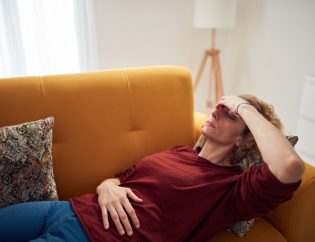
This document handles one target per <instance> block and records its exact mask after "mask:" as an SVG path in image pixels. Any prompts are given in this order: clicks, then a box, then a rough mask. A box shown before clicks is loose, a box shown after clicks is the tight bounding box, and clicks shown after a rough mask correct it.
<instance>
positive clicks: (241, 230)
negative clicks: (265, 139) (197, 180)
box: [194, 135, 299, 237]
mask: <svg viewBox="0 0 315 242" xmlns="http://www.w3.org/2000/svg"><path fill="white" fill-rule="evenodd" d="M286 137H287V139H288V140H289V141H290V143H291V145H292V146H293V147H294V146H295V144H296V143H297V142H298V140H299V139H298V137H297V136H286ZM205 142H206V137H205V136H203V135H200V136H199V138H198V140H197V142H196V143H195V145H194V149H195V150H197V152H198V153H199V152H200V151H201V149H202V147H203V145H204V144H205ZM262 162H263V160H248V159H243V160H242V162H240V163H238V164H237V165H238V166H240V167H241V168H242V170H245V169H247V168H249V167H251V166H252V165H253V164H256V163H262ZM255 221H256V219H255V218H253V219H250V220H247V221H239V222H236V223H235V224H231V225H230V226H229V228H228V230H229V231H232V232H233V233H235V234H236V235H238V236H239V237H243V236H244V235H245V234H246V233H247V232H248V231H249V230H250V228H251V227H252V226H253V225H254V223H255Z"/></svg>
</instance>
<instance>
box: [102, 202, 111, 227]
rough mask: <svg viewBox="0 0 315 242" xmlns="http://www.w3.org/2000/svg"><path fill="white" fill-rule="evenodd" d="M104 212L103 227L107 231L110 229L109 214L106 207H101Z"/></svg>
mask: <svg viewBox="0 0 315 242" xmlns="http://www.w3.org/2000/svg"><path fill="white" fill-rule="evenodd" d="M101 211H102V218H103V225H104V228H105V229H108V228H109V222H108V212H107V209H106V206H105V205H102V206H101Z"/></svg>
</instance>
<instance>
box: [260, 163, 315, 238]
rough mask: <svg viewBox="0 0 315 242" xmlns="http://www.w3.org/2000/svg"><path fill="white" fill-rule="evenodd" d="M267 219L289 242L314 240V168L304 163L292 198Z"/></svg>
mask: <svg viewBox="0 0 315 242" xmlns="http://www.w3.org/2000/svg"><path fill="white" fill-rule="evenodd" d="M266 217H267V219H268V220H269V221H270V222H271V223H272V224H273V225H274V226H275V227H276V228H277V229H278V230H279V231H280V232H281V233H282V234H283V235H284V236H285V237H286V238H287V240H288V241H290V242H301V241H303V242H313V241H314V239H315V229H314V219H315V167H314V166H312V165H309V164H307V163H305V173H304V175H303V178H302V184H301V186H300V187H299V189H298V190H297V191H296V192H295V194H294V196H293V198H292V199H291V200H290V201H288V202H286V203H284V204H281V205H280V206H279V207H278V208H276V209H275V210H273V211H272V212H271V213H270V214H268V215H267V216H266Z"/></svg>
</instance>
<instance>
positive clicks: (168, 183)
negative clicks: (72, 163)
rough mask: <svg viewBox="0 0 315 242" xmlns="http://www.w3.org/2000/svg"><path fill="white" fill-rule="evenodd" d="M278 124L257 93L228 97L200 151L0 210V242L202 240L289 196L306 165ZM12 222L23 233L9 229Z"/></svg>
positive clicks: (160, 156) (151, 159)
mask: <svg viewBox="0 0 315 242" xmlns="http://www.w3.org/2000/svg"><path fill="white" fill-rule="evenodd" d="M280 128H281V123H280V121H279V120H278V118H277V117H276V116H275V114H274V112H273V110H272V108H271V107H270V106H269V105H268V104H266V103H264V102H262V101H261V100H259V99H257V98H256V97H254V96H249V95H241V96H225V97H223V98H222V99H221V100H220V101H219V102H218V104H217V106H216V109H215V110H214V111H213V112H212V115H211V116H210V117H209V119H208V120H207V122H206V123H205V125H204V126H203V128H202V134H203V135H204V136H205V137H206V139H207V140H206V143H205V145H204V147H203V148H202V150H201V151H200V152H199V154H197V152H196V151H195V150H193V149H191V148H189V147H187V146H176V147H174V148H172V149H169V150H166V151H163V152H159V153H156V154H153V155H149V156H147V157H145V158H143V159H142V160H141V161H139V162H138V163H137V164H136V165H134V166H133V167H131V168H130V169H129V170H127V171H125V172H123V173H121V174H119V175H118V176H117V177H116V178H111V179H107V180H105V181H104V182H102V183H101V184H100V185H99V186H98V187H97V190H96V194H86V195H83V196H81V197H76V198H73V199H70V204H71V206H70V204H69V202H36V203H27V204H20V205H13V206H9V207H7V208H4V209H1V210H0V240H1V241H2V240H5V241H10V239H11V240H12V241H14V239H16V240H18V239H19V238H22V240H31V239H35V240H36V238H38V239H37V241H40V240H41V239H42V238H44V239H47V240H51V241H54V240H58V238H59V239H60V238H66V239H65V240H67V241H72V240H73V241H87V240H88V239H89V240H91V241H170V240H171V241H204V240H206V239H207V238H209V237H211V236H212V235H213V234H214V233H215V232H217V231H219V230H221V229H224V228H226V227H227V226H228V225H229V224H232V223H235V222H237V221H240V220H246V219H250V218H254V217H258V216H261V215H262V214H265V213H267V212H268V211H270V210H271V209H273V208H274V207H276V206H277V205H278V204H279V203H281V202H284V201H286V200H288V199H290V198H291V197H292V194H293V192H294V191H295V190H296V189H297V187H298V186H299V184H300V179H301V177H302V175H303V172H304V163H303V161H302V160H301V159H300V158H299V156H298V155H297V154H296V152H295V151H294V150H293V148H292V146H291V145H290V143H289V142H288V141H287V139H286V138H285V137H284V136H283V134H282V133H281V132H280ZM253 157H254V158H260V157H262V158H263V159H264V161H265V163H264V164H256V165H253V166H251V167H250V168H249V169H247V170H246V171H244V172H242V170H241V169H240V168H239V167H238V166H236V165H235V164H236V163H238V162H239V161H240V160H241V159H242V158H253ZM72 209H73V210H74V212H73V210H72ZM12 213H14V214H16V218H14V217H13V218H12V217H8V216H10V215H11V214H12ZM21 214H25V215H22V216H21ZM28 217H30V220H31V221H28ZM25 223H27V225H28V226H26V225H25ZM31 223H33V224H35V225H36V226H34V225H31ZM14 224H15V227H17V229H19V230H17V229H16V230H15V231H16V232H14V233H12V232H11V231H10V230H11V228H12V227H13V226H14ZM30 227H32V229H30ZM17 231H18V232H17ZM15 235H16V236H15ZM5 236H6V237H5ZM19 236H20V237H19ZM1 237H3V238H1ZM13 238H14V239H13Z"/></svg>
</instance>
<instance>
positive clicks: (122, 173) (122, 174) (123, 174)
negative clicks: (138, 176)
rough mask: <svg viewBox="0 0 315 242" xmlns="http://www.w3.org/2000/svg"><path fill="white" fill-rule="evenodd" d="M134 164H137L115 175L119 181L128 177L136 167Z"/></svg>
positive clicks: (121, 181) (123, 180)
mask: <svg viewBox="0 0 315 242" xmlns="http://www.w3.org/2000/svg"><path fill="white" fill-rule="evenodd" d="M136 166H137V165H136V164H134V165H132V166H131V167H130V168H128V169H127V170H125V171H123V172H120V173H117V174H116V175H115V177H117V178H118V179H119V181H120V183H123V182H125V181H126V180H127V179H128V177H130V175H131V174H132V173H133V172H134V170H135V169H136Z"/></svg>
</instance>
